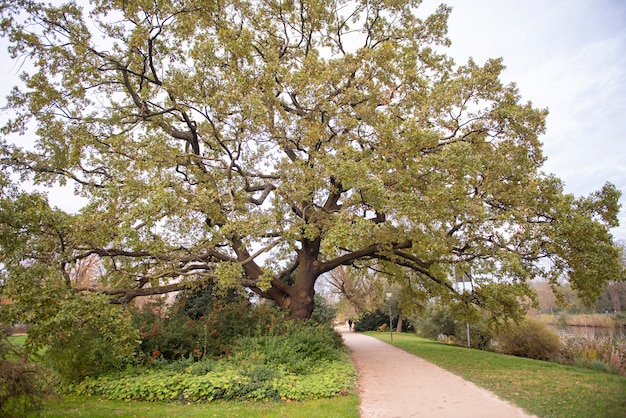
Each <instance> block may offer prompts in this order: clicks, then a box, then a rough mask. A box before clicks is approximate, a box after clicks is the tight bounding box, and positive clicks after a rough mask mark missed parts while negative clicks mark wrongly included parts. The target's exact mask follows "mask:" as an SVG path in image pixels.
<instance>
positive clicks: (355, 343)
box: [339, 328, 533, 418]
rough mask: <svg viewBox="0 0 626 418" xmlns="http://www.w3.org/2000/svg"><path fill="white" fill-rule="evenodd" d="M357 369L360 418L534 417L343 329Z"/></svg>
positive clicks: (421, 361)
mask: <svg viewBox="0 0 626 418" xmlns="http://www.w3.org/2000/svg"><path fill="white" fill-rule="evenodd" d="M339 331H340V332H341V334H342V336H343V338H344V341H345V342H346V344H347V345H348V347H350V349H351V350H352V359H353V361H354V364H355V367H356V370H357V372H358V376H359V377H358V383H359V396H360V410H361V417H362V418H370V417H371V418H396V417H397V418H409V417H428V418H439V417H450V418H461V417H462V418H474V417H475V418H491V417H493V418H509V417H511V418H531V417H533V416H532V415H528V414H527V413H526V412H524V411H523V410H522V409H521V408H519V407H517V406H515V405H512V404H510V403H508V402H505V401H503V400H501V399H499V398H498V397H497V396H496V395H494V394H493V393H491V392H489V391H487V390H485V389H482V388H479V387H478V386H476V385H475V384H473V383H471V382H468V381H466V380H464V379H462V378H460V377H459V376H456V375H454V374H452V373H450V372H448V371H445V370H443V369H442V368H440V367H437V366H435V365H434V364H432V363H429V362H427V361H426V360H424V359H421V358H419V357H416V356H414V355H412V354H409V353H407V352H405V351H402V350H400V349H399V348H397V347H394V346H392V345H390V344H387V343H384V342H382V341H380V340H377V339H376V338H373V337H369V336H366V335H363V334H358V333H354V332H349V331H348V329H347V328H340V329H339Z"/></svg>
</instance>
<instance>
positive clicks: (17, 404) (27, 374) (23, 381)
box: [0, 336, 51, 417]
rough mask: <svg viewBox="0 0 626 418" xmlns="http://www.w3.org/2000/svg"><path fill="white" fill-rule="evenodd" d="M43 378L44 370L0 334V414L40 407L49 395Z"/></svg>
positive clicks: (25, 413)
mask: <svg viewBox="0 0 626 418" xmlns="http://www.w3.org/2000/svg"><path fill="white" fill-rule="evenodd" d="M45 381H46V379H45V378H44V371H43V370H42V369H41V368H40V367H39V366H38V365H36V364H35V363H33V362H31V361H30V360H29V359H28V357H27V356H26V355H25V354H24V353H23V351H22V350H21V349H20V348H18V347H16V346H14V345H13V344H11V343H10V342H9V341H7V339H6V338H5V337H4V336H0V417H17V416H26V415H27V414H28V413H30V412H37V411H39V410H41V407H42V404H43V400H44V399H45V397H47V396H48V395H50V394H51V392H50V390H49V388H48V387H47V386H46V385H45V383H44V382H45Z"/></svg>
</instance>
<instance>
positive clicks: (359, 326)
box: [354, 309, 389, 332]
mask: <svg viewBox="0 0 626 418" xmlns="http://www.w3.org/2000/svg"><path fill="white" fill-rule="evenodd" d="M384 324H387V326H388V325H389V314H388V313H385V312H383V311H381V310H380V309H379V310H376V311H374V312H367V313H364V314H363V315H361V317H360V318H359V319H358V320H357V321H356V322H355V323H354V330H355V331H356V332H365V331H377V330H378V328H379V327H380V326H381V325H384Z"/></svg>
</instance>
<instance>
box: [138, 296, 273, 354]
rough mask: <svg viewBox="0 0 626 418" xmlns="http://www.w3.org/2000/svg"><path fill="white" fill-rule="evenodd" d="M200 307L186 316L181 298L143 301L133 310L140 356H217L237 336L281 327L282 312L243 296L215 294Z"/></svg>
mask: <svg viewBox="0 0 626 418" xmlns="http://www.w3.org/2000/svg"><path fill="white" fill-rule="evenodd" d="M205 308H206V310H202V309H201V307H199V306H198V305H197V304H196V305H195V306H194V311H193V312H194V313H197V312H199V311H200V312H204V313H205V316H202V317H199V318H198V319H193V318H191V317H189V316H188V314H187V313H188V312H189V310H188V309H187V308H186V305H185V303H184V300H183V301H182V302H181V303H177V304H174V305H173V306H167V305H165V304H164V303H163V302H155V303H153V304H146V305H145V306H144V307H143V308H142V309H141V310H135V311H134V313H133V322H134V324H135V326H136V327H137V329H138V330H139V332H140V335H141V346H140V350H141V357H142V358H143V359H144V360H145V361H146V362H148V363H153V362H154V360H155V359H157V358H159V357H163V358H165V359H166V360H176V359H179V358H182V357H190V356H191V357H195V358H196V359H200V358H204V357H212V358H217V357H221V356H225V355H228V354H230V350H231V347H232V346H233V345H234V344H235V342H236V341H237V340H238V339H239V338H240V337H246V336H255V335H264V334H272V333H280V332H282V330H283V329H284V314H283V313H282V312H281V311H280V310H279V309H278V308H276V307H274V306H271V305H260V306H252V305H251V304H250V303H249V302H248V301H247V300H246V299H239V300H236V301H233V300H232V299H229V300H227V301H222V300H221V299H219V298H217V297H216V298H214V299H213V300H212V302H211V304H210V306H207V307H205Z"/></svg>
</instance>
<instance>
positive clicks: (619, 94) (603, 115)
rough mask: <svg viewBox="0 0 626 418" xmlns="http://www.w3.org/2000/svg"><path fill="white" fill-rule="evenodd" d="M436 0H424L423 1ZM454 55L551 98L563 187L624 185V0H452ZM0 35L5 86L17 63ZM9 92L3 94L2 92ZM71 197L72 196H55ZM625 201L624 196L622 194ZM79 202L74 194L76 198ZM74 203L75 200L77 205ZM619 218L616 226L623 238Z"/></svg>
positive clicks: (536, 98) (625, 220)
mask: <svg viewBox="0 0 626 418" xmlns="http://www.w3.org/2000/svg"><path fill="white" fill-rule="evenodd" d="M440 3H441V1H438V0H434V1H433V0H424V4H423V7H424V8H425V9H433V8H435V7H436V6H437V5H438V4H440ZM446 3H447V4H449V5H451V6H452V7H453V12H452V16H451V18H450V21H449V28H450V32H449V36H450V39H451V40H452V47H451V48H450V55H452V56H453V57H455V59H456V61H457V63H462V62H465V61H466V60H467V58H468V57H470V56H471V57H473V58H474V59H475V60H476V61H477V62H478V63H483V62H484V61H485V60H486V59H487V58H496V57H502V58H503V59H504V63H505V65H506V66H507V70H506V72H505V74H504V76H503V79H504V81H506V82H510V81H514V82H516V83H517V85H518V86H519V88H520V92H521V94H522V96H523V97H524V99H525V100H530V101H532V102H533V104H534V105H535V106H537V107H541V108H545V107H547V108H548V109H549V111H550V115H549V116H548V120H547V133H546V134H545V135H544V136H543V137H542V141H543V143H544V152H545V155H546V156H547V157H548V160H547V163H546V165H545V171H546V172H549V173H554V174H556V175H557V176H558V177H560V178H561V179H563V181H564V182H565V187H566V191H567V192H569V193H573V194H575V195H577V196H580V195H587V194H589V193H591V192H593V191H595V190H598V189H599V188H601V187H602V185H604V183H606V182H607V181H610V182H612V183H613V184H615V185H616V186H617V187H618V188H619V189H620V190H622V191H623V192H626V141H625V138H624V135H625V133H626V1H623V0H448V1H447V2H446ZM5 45H6V44H5V43H4V42H3V43H1V44H0V47H1V48H2V50H1V51H0V59H1V61H2V64H3V65H2V69H0V76H1V77H2V80H3V83H2V84H3V85H2V86H0V90H1V91H2V93H5V92H6V91H7V90H8V87H9V86H8V85H7V80H8V79H11V78H12V77H13V76H15V73H16V68H15V67H14V66H13V65H12V64H8V63H7V62H8V59H7V55H6V48H5ZM4 95H5V94H3V96H4ZM51 198H52V199H51V200H52V201H53V202H54V203H55V204H58V205H60V206H61V207H65V206H68V205H69V206H68V207H67V209H70V210H72V209H74V210H75V209H76V208H75V207H72V206H73V205H72V202H71V200H70V201H68V200H67V196H66V195H65V197H64V199H63V200H64V202H58V203H57V202H55V199H54V196H51ZM621 202H622V205H623V206H626V197H623V198H622V200H621ZM73 203H77V202H75V201H74V202H73ZM74 206H75V205H74ZM620 220H621V224H622V226H620V227H619V228H617V229H615V230H614V231H613V233H614V236H615V237H616V238H617V239H621V240H626V209H622V211H621V212H620Z"/></svg>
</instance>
